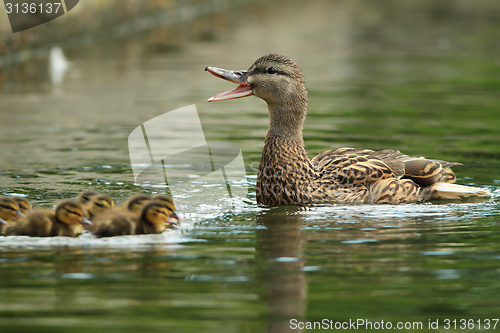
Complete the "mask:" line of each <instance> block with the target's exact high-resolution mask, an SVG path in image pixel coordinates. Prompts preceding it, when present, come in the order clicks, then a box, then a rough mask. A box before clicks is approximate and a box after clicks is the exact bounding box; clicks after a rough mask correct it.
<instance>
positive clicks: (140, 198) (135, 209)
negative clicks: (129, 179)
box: [126, 193, 151, 216]
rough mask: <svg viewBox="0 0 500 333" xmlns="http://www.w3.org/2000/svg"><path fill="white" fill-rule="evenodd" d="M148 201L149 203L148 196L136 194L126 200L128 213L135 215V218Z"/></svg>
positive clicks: (149, 198)
mask: <svg viewBox="0 0 500 333" xmlns="http://www.w3.org/2000/svg"><path fill="white" fill-rule="evenodd" d="M149 201H151V197H150V196H149V195H147V194H142V193H141V194H136V195H134V196H132V197H130V199H128V201H127V204H126V207H127V210H128V211H129V212H131V213H133V214H135V215H136V216H140V215H141V211H142V207H144V205H145V204H146V203H148V202H149Z"/></svg>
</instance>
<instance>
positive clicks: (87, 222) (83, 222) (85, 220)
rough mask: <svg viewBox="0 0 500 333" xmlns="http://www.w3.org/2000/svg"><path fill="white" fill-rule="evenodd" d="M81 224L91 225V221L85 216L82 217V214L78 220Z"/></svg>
mask: <svg viewBox="0 0 500 333" xmlns="http://www.w3.org/2000/svg"><path fill="white" fill-rule="evenodd" d="M80 223H81V224H86V225H92V222H90V220H89V219H87V218H86V217H83V216H82V220H81V221H80Z"/></svg>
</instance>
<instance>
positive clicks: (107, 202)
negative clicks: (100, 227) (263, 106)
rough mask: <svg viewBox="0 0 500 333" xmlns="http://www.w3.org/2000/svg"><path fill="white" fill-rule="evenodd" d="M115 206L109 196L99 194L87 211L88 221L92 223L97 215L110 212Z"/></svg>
mask: <svg viewBox="0 0 500 333" xmlns="http://www.w3.org/2000/svg"><path fill="white" fill-rule="evenodd" d="M114 205H115V202H114V201H113V199H112V198H111V197H110V196H109V195H106V194H99V195H97V196H94V197H93V198H92V201H91V204H90V206H89V209H88V211H87V213H88V219H89V220H91V221H92V220H93V219H94V218H95V217H96V216H97V215H99V214H102V213H104V212H107V211H109V210H110V209H111V208H113V206H114Z"/></svg>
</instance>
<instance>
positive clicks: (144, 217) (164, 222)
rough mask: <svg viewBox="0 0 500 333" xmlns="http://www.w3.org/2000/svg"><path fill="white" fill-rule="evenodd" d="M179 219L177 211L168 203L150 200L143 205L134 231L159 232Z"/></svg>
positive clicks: (140, 232)
mask: <svg viewBox="0 0 500 333" xmlns="http://www.w3.org/2000/svg"><path fill="white" fill-rule="evenodd" d="M178 221H179V219H178V217H177V213H176V212H175V210H173V209H172V208H171V206H170V205H167V204H165V203H162V202H159V201H154V200H153V201H151V202H148V203H147V204H145V205H144V207H143V208H142V212H141V217H140V218H139V220H138V221H137V223H136V227H135V233H136V234H137V235H141V234H161V233H162V232H163V231H165V230H166V229H167V226H169V225H175V224H177V222H178Z"/></svg>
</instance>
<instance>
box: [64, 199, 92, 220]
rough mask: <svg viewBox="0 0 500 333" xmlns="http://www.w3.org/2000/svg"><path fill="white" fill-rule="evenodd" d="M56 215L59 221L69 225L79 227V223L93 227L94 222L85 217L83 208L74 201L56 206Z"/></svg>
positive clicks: (66, 201) (67, 201)
mask: <svg viewBox="0 0 500 333" xmlns="http://www.w3.org/2000/svg"><path fill="white" fill-rule="evenodd" d="M55 215H56V218H57V220H59V221H61V222H62V223H65V224H68V225H77V224H78V223H81V224H87V225H92V222H90V221H89V220H88V219H86V218H85V217H84V216H83V209H82V206H81V205H80V204H79V203H78V202H76V201H73V200H65V201H63V202H61V203H59V204H58V205H57V206H56V213H55Z"/></svg>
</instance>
